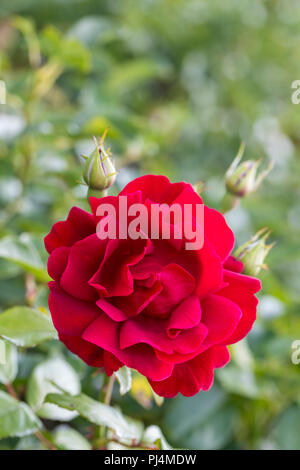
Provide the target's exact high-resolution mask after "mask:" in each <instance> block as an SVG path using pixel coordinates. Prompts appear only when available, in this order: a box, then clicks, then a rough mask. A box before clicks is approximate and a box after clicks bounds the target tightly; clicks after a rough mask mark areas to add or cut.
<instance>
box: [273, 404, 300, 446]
mask: <svg viewBox="0 0 300 470" xmlns="http://www.w3.org/2000/svg"><path fill="white" fill-rule="evenodd" d="M299 435H300V410H299V407H298V406H297V405H292V406H290V407H289V408H288V409H286V410H285V411H284V412H283V413H282V414H281V415H280V416H279V417H278V418H277V419H276V421H275V423H274V427H273V430H272V431H271V438H272V440H273V441H274V442H275V443H276V445H277V447H278V449H281V450H300V441H299Z"/></svg>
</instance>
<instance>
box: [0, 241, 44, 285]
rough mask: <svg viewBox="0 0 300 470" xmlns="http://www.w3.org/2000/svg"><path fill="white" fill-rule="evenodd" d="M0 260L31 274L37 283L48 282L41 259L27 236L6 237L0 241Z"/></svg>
mask: <svg viewBox="0 0 300 470" xmlns="http://www.w3.org/2000/svg"><path fill="white" fill-rule="evenodd" d="M0 258H3V259H6V260H8V261H10V262H12V263H14V264H16V265H17V266H20V267H21V268H23V269H24V270H25V271H27V272H30V273H32V274H33V275H34V276H35V277H36V278H37V279H38V280H39V281H42V282H48V281H49V280H50V277H49V275H48V273H47V270H46V269H45V267H44V265H43V263H42V260H41V257H40V255H39V253H38V251H37V249H36V247H35V245H34V244H33V242H32V241H31V239H30V237H29V236H28V235H27V234H23V235H21V236H20V237H18V238H16V237H15V238H13V237H6V238H3V239H2V240H0Z"/></svg>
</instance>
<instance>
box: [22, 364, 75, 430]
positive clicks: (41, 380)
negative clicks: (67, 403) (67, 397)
mask: <svg viewBox="0 0 300 470" xmlns="http://www.w3.org/2000/svg"><path fill="white" fill-rule="evenodd" d="M56 385H57V386H56ZM60 388H61V389H63V390H65V391H67V392H68V393H71V394H77V393H79V392H80V382H79V378H78V376H77V374H76V372H75V371H74V369H73V368H72V367H71V366H70V364H69V363H68V362H66V361H65V360H64V359H62V358H60V357H55V358H53V359H48V360H46V361H44V362H42V363H41V364H39V365H38V366H36V367H35V368H34V370H33V372H32V374H31V376H30V378H29V381H28V388H27V394H26V397H27V402H28V404H29V405H30V406H31V408H32V409H33V410H34V411H35V412H36V414H37V415H38V416H40V417H42V418H47V419H53V420H57V421H70V420H71V419H73V418H75V417H76V416H77V412H76V411H75V412H74V411H68V410H62V409H61V408H60V407H58V406H56V405H53V404H50V403H44V399H45V397H46V395H47V394H48V393H51V392H56V393H57V392H58V390H59V389H60Z"/></svg>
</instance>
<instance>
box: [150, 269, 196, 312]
mask: <svg viewBox="0 0 300 470" xmlns="http://www.w3.org/2000/svg"><path fill="white" fill-rule="evenodd" d="M158 280H159V281H160V283H161V285H162V286H163V290H162V292H161V293H160V294H159V295H158V296H157V297H156V298H155V299H154V300H153V301H152V302H151V303H150V304H149V305H148V307H147V308H146V310H145V312H146V313H147V315H151V316H161V315H164V314H168V313H169V312H170V311H171V309H172V308H174V307H175V306H176V305H177V304H178V303H179V302H181V301H182V300H183V299H185V298H186V297H188V296H189V295H190V294H191V293H192V292H193V291H194V289H195V279H194V278H193V276H192V275H191V274H189V273H188V272H187V271H186V270H185V269H184V268H182V267H181V266H179V265H178V264H169V265H167V266H166V267H165V268H163V269H162V271H161V272H160V273H159V274H158Z"/></svg>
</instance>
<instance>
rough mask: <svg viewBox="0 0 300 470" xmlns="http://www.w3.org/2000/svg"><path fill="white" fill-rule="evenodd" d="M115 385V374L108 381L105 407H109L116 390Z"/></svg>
mask: <svg viewBox="0 0 300 470" xmlns="http://www.w3.org/2000/svg"><path fill="white" fill-rule="evenodd" d="M114 383H115V375H114V374H113V375H112V376H111V377H110V378H109V381H108V384H107V388H106V393H105V398H104V405H109V404H110V401H111V396H112V392H113V388H114Z"/></svg>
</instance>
